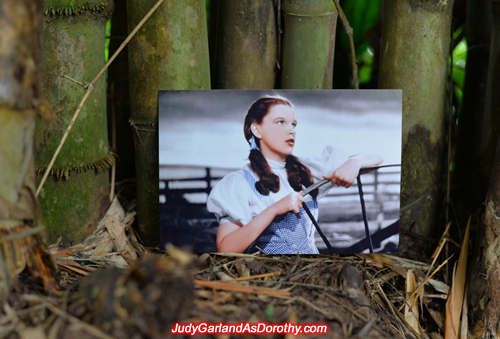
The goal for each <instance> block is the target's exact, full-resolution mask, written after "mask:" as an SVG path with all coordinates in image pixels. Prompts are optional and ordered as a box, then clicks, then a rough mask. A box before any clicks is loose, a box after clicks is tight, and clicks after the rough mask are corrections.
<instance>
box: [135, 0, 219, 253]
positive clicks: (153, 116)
mask: <svg viewBox="0 0 500 339" xmlns="http://www.w3.org/2000/svg"><path fill="white" fill-rule="evenodd" d="M154 3H155V1H154V0H133V1H131V0H129V1H128V3H127V12H128V18H129V28H132V27H135V25H136V24H137V23H138V22H139V20H141V19H142V18H143V16H144V14H145V13H146V11H147V9H149V8H151V6H152V5H154ZM129 67H130V69H129V70H130V93H131V98H130V104H131V125H132V129H133V135H134V139H135V152H136V153H135V154H136V157H135V158H136V179H137V220H138V231H139V235H140V236H141V238H142V240H143V242H144V243H145V244H146V245H153V246H155V245H158V242H159V204H158V196H159V186H158V166H159V164H158V90H168V89H176V90H181V89H210V65H209V57H208V37H207V23H206V10H205V1H203V0H186V1H165V2H164V3H163V4H162V5H161V6H160V7H159V8H158V10H157V11H156V12H155V13H154V14H153V15H152V16H151V18H150V19H149V20H148V22H146V24H144V26H143V28H142V29H141V30H140V31H139V32H138V34H137V36H136V37H135V38H134V39H133V40H132V41H131V42H130V44H129Z"/></svg>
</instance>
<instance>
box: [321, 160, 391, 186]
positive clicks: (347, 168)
mask: <svg viewBox="0 0 500 339" xmlns="http://www.w3.org/2000/svg"><path fill="white" fill-rule="evenodd" d="M383 161H384V160H383V159H382V157H381V156H380V155H376V154H367V155H351V156H350V157H349V159H348V160H347V161H346V162H344V163H343V164H342V165H341V166H340V167H339V168H337V169H336V170H335V171H334V172H333V173H331V174H329V175H324V176H323V178H325V179H331V181H332V184H334V185H338V186H343V187H345V188H349V187H351V185H352V184H353V182H354V180H356V178H357V176H358V174H359V170H360V169H361V168H364V167H373V166H378V165H380V164H381V163H382V162H383Z"/></svg>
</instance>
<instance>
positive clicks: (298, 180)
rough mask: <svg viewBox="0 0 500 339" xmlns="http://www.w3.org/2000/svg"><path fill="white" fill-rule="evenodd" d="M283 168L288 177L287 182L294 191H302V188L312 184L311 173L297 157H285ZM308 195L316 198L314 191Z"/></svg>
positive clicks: (315, 191) (316, 192)
mask: <svg viewBox="0 0 500 339" xmlns="http://www.w3.org/2000/svg"><path fill="white" fill-rule="evenodd" d="M285 168H286V173H287V175H288V182H289V183H290V186H292V188H293V189H294V190H295V191H297V192H299V191H302V186H305V187H309V186H311V185H312V184H313V183H314V180H313V177H312V175H311V171H310V170H309V168H307V167H306V166H305V165H304V164H302V163H301V162H300V161H299V159H297V157H295V156H293V155H289V156H287V157H286V166H285ZM310 194H311V196H312V197H313V198H316V196H317V195H318V190H317V189H316V190H314V191H312V192H311V193H310Z"/></svg>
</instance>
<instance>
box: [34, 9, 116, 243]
mask: <svg viewBox="0 0 500 339" xmlns="http://www.w3.org/2000/svg"><path fill="white" fill-rule="evenodd" d="M112 10H113V3H112V1H86V0H81V1H69V0H68V1H62V0H61V1H57V0H56V1H50V0H47V1H46V2H45V10H44V12H45V18H46V28H45V30H44V56H43V57H44V69H43V75H42V79H43V92H44V96H45V98H46V99H47V101H48V102H49V103H50V104H51V106H52V109H53V111H54V113H55V114H56V115H57V118H58V121H57V122H56V123H55V124H51V123H49V122H47V121H45V120H43V119H39V120H38V122H37V128H36V134H35V150H36V156H35V160H36V164H37V166H36V168H37V171H38V173H40V174H43V173H44V172H45V170H46V168H47V167H48V166H49V163H50V162H51V159H52V156H53V155H54V153H55V152H56V150H57V149H58V146H59V142H60V141H61V138H62V137H63V135H64V131H65V129H66V127H67V126H68V124H69V123H70V121H71V118H72V114H73V113H74V111H75V110H76V108H77V106H78V105H79V103H80V100H81V98H82V96H83V94H85V92H86V88H85V87H87V86H86V85H85V84H78V83H77V82H78V81H81V82H86V81H89V82H90V81H91V80H92V79H93V77H94V76H95V74H97V73H98V72H99V71H100V70H101V68H102V67H103V66H104V64H105V60H104V37H105V24H106V21H107V19H108V18H109V17H110V15H111V12H112ZM70 79H74V80H76V81H73V80H70ZM92 86H94V87H93V90H92V93H90V96H89V102H88V103H87V105H84V106H83V108H82V110H81V116H80V119H79V120H78V122H77V123H75V125H74V128H73V130H72V133H71V134H70V135H69V136H68V137H67V139H66V142H65V146H64V148H62V149H61V152H60V155H59V156H58V158H57V159H56V160H55V162H54V163H53V167H52V170H51V171H50V173H51V174H52V175H51V177H50V178H49V180H47V182H46V183H45V185H44V186H43V188H42V189H41V190H40V194H39V199H40V203H41V206H42V210H43V217H44V220H45V223H46V225H47V229H48V235H49V240H50V241H56V240H57V238H58V237H59V236H62V239H63V242H65V243H66V242H70V241H75V242H79V241H81V240H83V239H84V238H85V237H86V236H88V235H89V234H91V233H92V232H93V230H94V229H95V227H96V226H97V224H98V222H99V220H100V218H101V217H102V215H103V214H104V212H105V210H106V209H107V207H108V205H109V196H108V195H109V178H108V176H109V171H108V169H109V167H110V166H111V165H112V163H113V162H114V158H113V156H112V155H111V154H110V152H109V146H108V134H107V123H106V88H105V79H104V78H103V79H100V80H99V81H97V82H96V83H95V84H92ZM38 180H40V177H39V178H38Z"/></svg>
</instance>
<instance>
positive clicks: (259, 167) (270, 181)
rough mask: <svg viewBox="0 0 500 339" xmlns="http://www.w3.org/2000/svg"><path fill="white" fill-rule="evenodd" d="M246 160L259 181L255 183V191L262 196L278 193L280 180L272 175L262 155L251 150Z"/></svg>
mask: <svg viewBox="0 0 500 339" xmlns="http://www.w3.org/2000/svg"><path fill="white" fill-rule="evenodd" d="M248 160H250V166H251V167H252V169H253V171H254V172H255V173H257V175H258V176H259V179H260V180H259V181H258V182H256V183H255V188H256V189H257V191H259V193H260V194H263V195H268V194H269V192H273V193H276V192H278V191H279V189H280V178H279V177H278V176H277V175H276V174H274V173H273V171H272V170H271V167H269V164H268V163H267V160H266V158H264V155H262V153H261V152H260V151H257V150H251V151H250V155H249V156H248Z"/></svg>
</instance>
